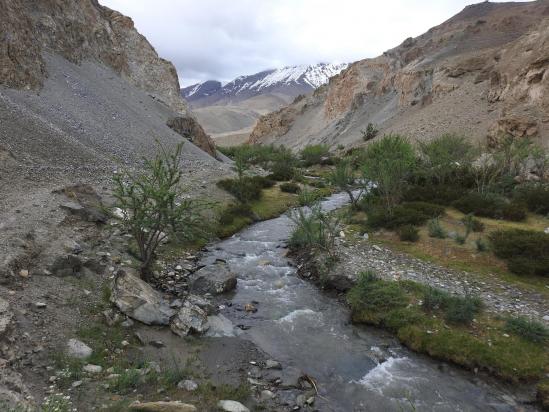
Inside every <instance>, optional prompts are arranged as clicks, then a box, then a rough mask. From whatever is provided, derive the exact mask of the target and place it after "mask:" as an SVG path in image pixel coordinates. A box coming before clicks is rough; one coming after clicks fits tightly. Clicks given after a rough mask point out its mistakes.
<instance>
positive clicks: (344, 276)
mask: <svg viewBox="0 0 549 412" xmlns="http://www.w3.org/2000/svg"><path fill="white" fill-rule="evenodd" d="M355 283H356V278H355V277H353V275H352V274H348V273H345V272H342V271H332V272H330V273H328V275H327V276H326V285H327V286H329V287H330V288H333V289H335V290H338V291H340V292H346V291H348V290H349V289H351V288H352V287H353V286H354V285H355Z"/></svg>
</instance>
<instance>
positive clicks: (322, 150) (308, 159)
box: [300, 144, 330, 167]
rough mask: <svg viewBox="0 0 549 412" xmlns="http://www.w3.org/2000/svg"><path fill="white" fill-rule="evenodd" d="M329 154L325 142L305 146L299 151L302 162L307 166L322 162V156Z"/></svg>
mask: <svg viewBox="0 0 549 412" xmlns="http://www.w3.org/2000/svg"><path fill="white" fill-rule="evenodd" d="M329 155H330V149H329V148H328V146H327V145H325V144H315V145H309V146H305V147H304V148H303V150H302V151H301V153H300V156H301V160H303V164H304V165H305V166H306V167H308V166H312V165H316V164H320V163H321V162H322V158H324V157H327V156H329Z"/></svg>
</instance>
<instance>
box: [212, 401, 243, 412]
mask: <svg viewBox="0 0 549 412" xmlns="http://www.w3.org/2000/svg"><path fill="white" fill-rule="evenodd" d="M217 407H218V408H219V409H221V410H222V411H226V412H250V410H249V409H248V408H246V407H245V406H244V405H242V404H241V403H240V402H237V401H228V400H223V401H219V402H218V403H217Z"/></svg>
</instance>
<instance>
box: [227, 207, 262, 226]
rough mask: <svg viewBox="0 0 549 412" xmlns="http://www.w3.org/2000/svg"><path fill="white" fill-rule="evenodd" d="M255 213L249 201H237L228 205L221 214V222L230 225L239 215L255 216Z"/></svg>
mask: <svg viewBox="0 0 549 412" xmlns="http://www.w3.org/2000/svg"><path fill="white" fill-rule="evenodd" d="M253 216H254V213H253V211H252V208H251V207H250V205H249V204H247V203H236V204H231V205H229V206H227V208H225V209H224V210H223V211H222V212H221V213H220V215H219V223H220V224H222V225H230V224H231V223H232V222H233V220H234V219H235V218H237V217H249V218H253Z"/></svg>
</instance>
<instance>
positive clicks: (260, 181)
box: [248, 176, 276, 189]
mask: <svg viewBox="0 0 549 412" xmlns="http://www.w3.org/2000/svg"><path fill="white" fill-rule="evenodd" d="M248 179H249V180H251V181H252V182H253V183H254V185H257V186H260V187H262V188H263V189H268V188H270V187H273V186H274V185H275V184H276V182H275V181H274V180H271V179H269V178H268V177H265V176H251V177H249V178H248Z"/></svg>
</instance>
